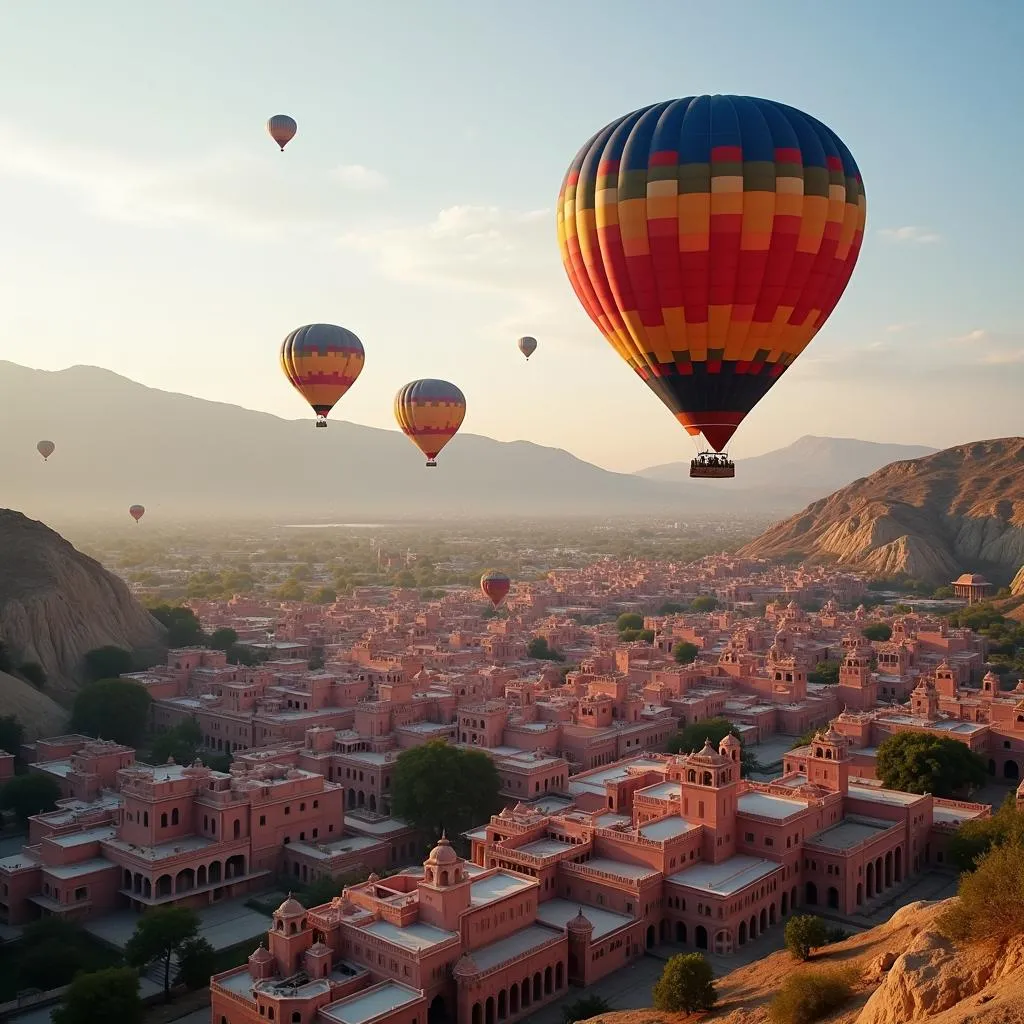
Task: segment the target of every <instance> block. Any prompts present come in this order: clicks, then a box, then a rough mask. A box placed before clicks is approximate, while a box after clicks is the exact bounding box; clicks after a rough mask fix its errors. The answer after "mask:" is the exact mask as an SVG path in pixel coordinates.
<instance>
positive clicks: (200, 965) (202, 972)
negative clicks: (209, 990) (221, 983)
mask: <svg viewBox="0 0 1024 1024" xmlns="http://www.w3.org/2000/svg"><path fill="white" fill-rule="evenodd" d="M216 969H217V954H216V952H215V951H214V948H213V946H211V945H210V944H209V943H208V942H207V941H206V939H203V938H199V937H198V936H197V937H196V938H192V939H186V940H185V941H184V942H183V943H182V944H181V945H180V946H179V947H178V973H177V974H176V975H175V976H174V983H175V985H184V986H185V988H187V989H188V990H189V991H190V992H194V991H195V990H196V989H200V988H206V986H207V985H209V984H210V975H211V974H213V973H214V971H215V970H216Z"/></svg>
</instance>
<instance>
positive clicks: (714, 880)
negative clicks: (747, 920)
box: [666, 854, 782, 896]
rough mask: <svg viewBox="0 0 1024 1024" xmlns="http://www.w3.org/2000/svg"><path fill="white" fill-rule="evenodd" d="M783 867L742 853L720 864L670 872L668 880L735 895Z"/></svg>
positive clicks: (710, 891) (717, 892) (700, 865)
mask: <svg viewBox="0 0 1024 1024" xmlns="http://www.w3.org/2000/svg"><path fill="white" fill-rule="evenodd" d="M781 867H782V865H781V864H776V863H775V862H774V861H771V860H763V859H762V858H760V857H747V856H745V855H743V854H740V855H738V856H736V857H730V858H729V859H728V860H724V861H722V862H721V863H720V864H703V863H701V864H694V866H693V867H692V868H687V869H686V870H685V871H678V872H676V874H674V875H669V876H668V878H667V879H666V881H669V882H673V883H675V884H676V885H685V886H687V887H689V888H690V889H699V890H701V891H702V892H706V893H708V894H709V895H711V896H731V895H732V894H733V893H737V892H739V891H740V890H741V889H745V888H746V887H747V886H748V885H753V884H754V883H755V882H757V881H759V880H760V879H762V878H766V877H767V876H768V875H770V874H772V872H773V871H778V870H781Z"/></svg>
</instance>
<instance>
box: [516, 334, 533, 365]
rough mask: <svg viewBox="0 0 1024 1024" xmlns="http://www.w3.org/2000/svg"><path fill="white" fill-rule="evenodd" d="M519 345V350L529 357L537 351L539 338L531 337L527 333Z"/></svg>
mask: <svg viewBox="0 0 1024 1024" xmlns="http://www.w3.org/2000/svg"><path fill="white" fill-rule="evenodd" d="M518 345H519V351H520V352H522V353H523V355H524V356H526V358H527V359H529V358H530V356H532V355H533V353H534V352H536V351H537V339H536V338H531V337H530V336H529V335H527V336H526V337H525V338H520V339H519V342H518Z"/></svg>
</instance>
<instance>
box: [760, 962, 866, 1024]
mask: <svg viewBox="0 0 1024 1024" xmlns="http://www.w3.org/2000/svg"><path fill="white" fill-rule="evenodd" d="M856 980H857V975H856V973H855V972H854V971H852V970H849V969H846V970H829V971H801V972H800V973H799V974H791V975H790V976H789V977H788V978H786V980H785V981H784V982H783V983H782V987H781V988H780V989H779V991H778V992H777V993H776V995H775V998H774V999H773V1000H772V1001H771V1005H770V1006H769V1007H768V1019H769V1020H771V1022H772V1024H813V1022H814V1021H816V1020H821V1019H822V1018H823V1017H827V1016H828V1015H829V1014H830V1013H832V1011H833V1010H838V1009H839V1007H840V1006H842V1005H843V1004H844V1003H845V1002H846V1001H847V1000H848V999H849V998H850V996H851V995H853V986H854V983H855V982H856Z"/></svg>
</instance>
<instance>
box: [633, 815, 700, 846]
mask: <svg viewBox="0 0 1024 1024" xmlns="http://www.w3.org/2000/svg"><path fill="white" fill-rule="evenodd" d="M696 828H700V826H699V825H694V824H693V823H692V822H689V821H687V820H686V819H685V818H680V817H679V815H678V814H675V815H673V816H672V817H671V818H662V819H661V821H652V822H651V823H650V824H649V825H641V826H640V835H642V836H643V837H644V839H653V840H654V841H655V842H656V843H657V842H663V841H664V840H666V839H675V838H676V836H683V835H686V833H687V832H692V831H693V830H694V829H696Z"/></svg>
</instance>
